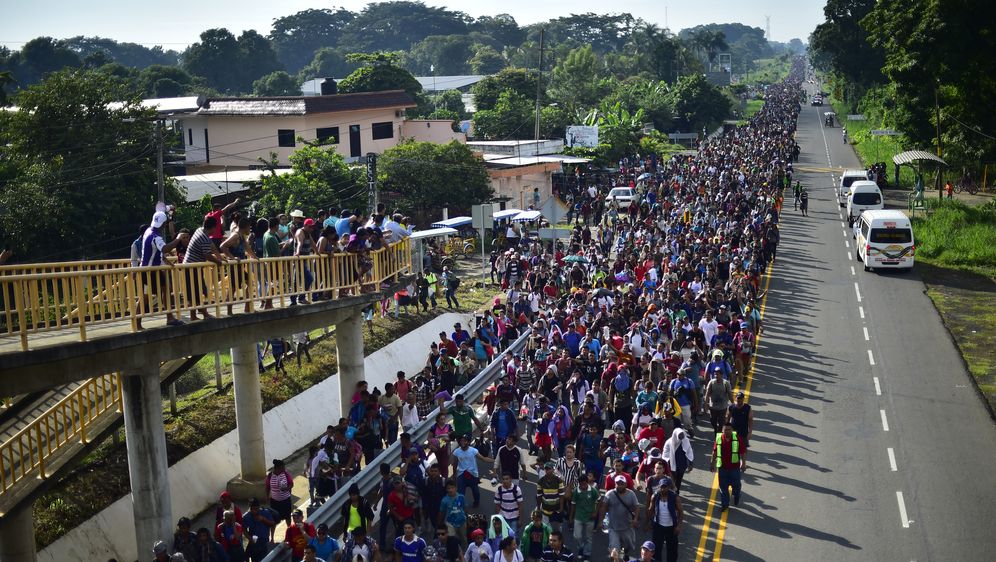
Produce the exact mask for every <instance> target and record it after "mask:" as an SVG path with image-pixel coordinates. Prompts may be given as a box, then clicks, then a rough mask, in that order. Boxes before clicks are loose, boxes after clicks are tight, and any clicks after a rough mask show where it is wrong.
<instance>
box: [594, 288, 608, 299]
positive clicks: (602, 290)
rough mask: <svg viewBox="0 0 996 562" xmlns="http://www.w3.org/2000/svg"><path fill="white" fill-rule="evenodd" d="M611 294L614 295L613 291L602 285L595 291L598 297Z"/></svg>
mask: <svg viewBox="0 0 996 562" xmlns="http://www.w3.org/2000/svg"><path fill="white" fill-rule="evenodd" d="M611 295H612V291H610V290H608V289H606V288H605V287H602V288H600V289H598V290H597V291H595V296H596V297H607V296H611Z"/></svg>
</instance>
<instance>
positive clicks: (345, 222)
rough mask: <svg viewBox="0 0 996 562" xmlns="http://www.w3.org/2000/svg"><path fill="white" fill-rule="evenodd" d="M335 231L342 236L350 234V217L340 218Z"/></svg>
mask: <svg viewBox="0 0 996 562" xmlns="http://www.w3.org/2000/svg"><path fill="white" fill-rule="evenodd" d="M335 233H336V234H338V235H339V237H340V238H342V237H343V236H345V235H347V234H349V219H339V220H338V221H337V222H336V223H335Z"/></svg>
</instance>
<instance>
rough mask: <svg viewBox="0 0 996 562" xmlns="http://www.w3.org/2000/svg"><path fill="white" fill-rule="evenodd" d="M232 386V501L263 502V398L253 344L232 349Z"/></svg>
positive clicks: (229, 486) (230, 489) (264, 489)
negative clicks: (235, 453)
mask: <svg viewBox="0 0 996 562" xmlns="http://www.w3.org/2000/svg"><path fill="white" fill-rule="evenodd" d="M231 351H232V386H233V388H234V394H235V423H236V426H237V427H238V433H239V466H240V467H241V471H240V473H239V476H237V477H236V478H233V479H232V480H230V481H229V482H228V491H229V493H231V494H232V496H233V497H234V498H236V499H240V500H247V499H249V498H253V497H255V498H259V499H260V501H265V498H264V494H265V492H266V487H265V485H264V479H265V478H266V451H265V448H264V443H265V439H264V431H263V397H262V394H261V386H260V381H259V360H258V358H257V355H256V344H255V343H248V344H243V345H240V346H239V347H233V348H232V350H231Z"/></svg>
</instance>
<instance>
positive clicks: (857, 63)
mask: <svg viewBox="0 0 996 562" xmlns="http://www.w3.org/2000/svg"><path fill="white" fill-rule="evenodd" d="M877 4H878V2H877V0H827V3H826V6H824V7H823V13H824V15H825V16H826V21H824V22H823V23H821V24H820V25H818V26H816V30H815V31H813V35H812V37H811V38H810V41H809V45H810V49H812V50H814V51H817V52H820V53H822V55H823V56H821V57H818V58H816V59H815V61H817V62H820V63H821V67H820V69H821V70H833V71H834V72H836V73H838V74H840V75H842V76H844V77H846V78H847V79H848V81H850V82H852V83H854V84H856V85H858V86H859V87H860V88H861V89H864V88H868V87H871V86H873V85H875V84H878V83H880V82H881V81H882V70H881V69H882V67H883V66H884V65H885V57H884V53H883V51H882V48H881V47H880V46H874V45H873V44H872V43H870V42H869V41H868V32H867V31H866V30H865V29H864V28H863V27H862V26H861V24H860V22H861V20H862V19H864V17H865V16H867V15H868V14H869V13H871V11H872V9H874V8H875V6H876V5H877ZM916 4H921V3H920V2H917V3H916ZM913 5H914V4H910V6H913Z"/></svg>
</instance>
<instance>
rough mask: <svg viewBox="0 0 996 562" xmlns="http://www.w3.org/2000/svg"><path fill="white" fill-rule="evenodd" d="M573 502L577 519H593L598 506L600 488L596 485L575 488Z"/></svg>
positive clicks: (575, 518)
mask: <svg viewBox="0 0 996 562" xmlns="http://www.w3.org/2000/svg"><path fill="white" fill-rule="evenodd" d="M571 503H572V504H574V520H575V521H593V520H594V517H595V508H597V507H598V490H596V489H595V488H594V486H588V489H587V490H582V489H581V488H580V487H577V488H574V494H573V495H572V496H571Z"/></svg>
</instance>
